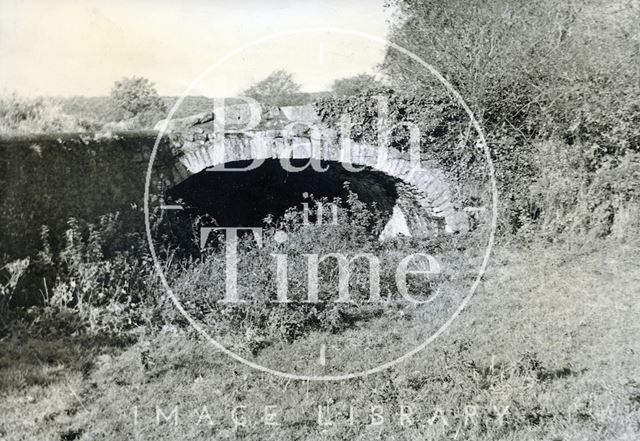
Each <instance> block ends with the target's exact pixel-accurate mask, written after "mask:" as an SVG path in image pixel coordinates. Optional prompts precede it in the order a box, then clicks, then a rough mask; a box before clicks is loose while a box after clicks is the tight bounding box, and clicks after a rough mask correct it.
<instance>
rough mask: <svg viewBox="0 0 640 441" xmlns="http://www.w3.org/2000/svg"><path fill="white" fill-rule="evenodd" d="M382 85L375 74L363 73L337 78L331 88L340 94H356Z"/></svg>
mask: <svg viewBox="0 0 640 441" xmlns="http://www.w3.org/2000/svg"><path fill="white" fill-rule="evenodd" d="M381 87H382V83H380V82H379V81H378V80H376V78H375V77H374V76H373V75H370V74H366V73H362V74H359V75H356V76H353V77H349V78H341V79H339V80H335V81H334V82H333V85H332V86H331V90H332V91H333V92H334V93H335V94H336V95H338V96H354V95H360V94H362V93H363V92H366V91H369V90H375V89H378V88H381Z"/></svg>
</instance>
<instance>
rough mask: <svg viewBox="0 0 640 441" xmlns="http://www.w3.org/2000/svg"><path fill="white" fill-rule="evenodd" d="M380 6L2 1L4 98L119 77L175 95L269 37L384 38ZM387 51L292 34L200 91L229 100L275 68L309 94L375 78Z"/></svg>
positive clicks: (368, 0) (344, 0)
mask: <svg viewBox="0 0 640 441" xmlns="http://www.w3.org/2000/svg"><path fill="white" fill-rule="evenodd" d="M388 14H389V11H385V9H384V8H383V0H324V1H319V0H310V1H309V0H304V1H300V0H268V1H266V0H262V1H260V0H225V1H222V0H127V1H125V0H115V1H114V0H110V1H102V0H53V1H52V0H1V1H0V56H1V59H2V63H1V64H0V93H7V92H12V91H15V92H18V93H20V94H23V95H53V96H68V95H89V96H94V95H106V94H108V93H109V90H110V88H111V86H112V84H113V82H114V81H115V80H117V79H119V78H121V77H123V76H132V75H139V76H144V77H147V78H149V79H150V80H152V81H153V82H155V83H156V86H157V88H158V91H159V92H160V94H161V95H180V94H182V93H183V91H184V90H185V89H186V87H187V86H188V85H189V84H190V83H191V82H192V80H193V79H194V78H195V77H196V76H198V75H199V74H200V73H201V72H203V71H204V70H205V69H207V67H209V66H211V65H212V64H213V63H215V62H216V61H218V60H220V59H221V57H223V56H224V55H225V54H227V53H229V52H230V51H232V50H234V49H236V48H238V47H240V46H242V45H246V44H247V43H250V42H252V41H255V40H256V39H259V38H261V37H265V36H269V35H272V34H275V33H279V32H284V31H290V30H296V29H309V28H317V27H325V28H326V27H331V28H339V29H345V30H352V31H359V32H364V33H367V34H371V35H375V36H378V37H382V38H384V37H385V36H386V34H387V16H388ZM383 49H384V48H383V45H381V44H379V43H372V42H371V41H368V40H366V39H363V38H360V37H355V36H348V35H343V34H331V35H328V34H326V33H324V34H318V33H314V34H296V35H290V36H287V37H282V38H278V39H275V40H271V41H269V42H266V43H263V44H259V45H257V46H253V47H251V48H250V49H248V50H245V51H243V52H241V53H239V54H237V55H236V56H233V57H232V58H230V59H229V60H228V61H227V62H226V63H225V64H224V65H223V66H221V67H220V68H218V69H216V71H214V72H212V74H211V75H210V76H208V77H207V78H206V79H205V81H203V82H202V83H200V84H199V87H198V90H196V91H195V94H197V93H203V94H206V95H209V96H230V95H233V94H236V93H238V92H240V91H241V90H243V89H244V88H246V87H247V86H248V85H249V84H250V83H251V82H253V81H256V80H259V79H261V78H263V77H264V76H266V75H267V74H268V73H269V72H271V71H272V70H275V69H278V68H284V69H286V70H289V71H291V72H293V73H294V74H295V76H296V79H297V80H298V82H300V83H301V84H302V85H303V89H304V90H305V91H318V90H326V89H327V88H328V87H329V85H330V84H331V82H332V81H333V80H334V79H336V78H342V77H346V76H350V75H355V74H357V73H360V72H372V71H373V70H374V68H375V66H376V65H377V64H378V63H379V62H380V61H381V60H382V55H383Z"/></svg>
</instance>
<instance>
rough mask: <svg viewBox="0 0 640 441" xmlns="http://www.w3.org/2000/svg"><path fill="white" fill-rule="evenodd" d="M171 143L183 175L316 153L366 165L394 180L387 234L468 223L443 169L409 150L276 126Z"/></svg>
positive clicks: (418, 233)
mask: <svg viewBox="0 0 640 441" xmlns="http://www.w3.org/2000/svg"><path fill="white" fill-rule="evenodd" d="M325 135H326V134H325ZM173 144H174V149H173V151H174V153H175V160H176V167H177V168H179V169H181V170H182V172H181V173H180V175H181V176H182V178H183V179H186V178H188V177H189V176H192V175H194V174H197V173H199V172H202V171H203V170H211V169H215V168H216V167H220V166H221V165H224V164H227V163H231V162H238V161H253V162H254V166H259V164H260V162H261V161H264V160H269V159H279V160H283V159H309V160H311V159H315V160H319V161H326V162H335V163H342V164H349V165H351V167H353V168H354V169H358V168H365V167H366V168H370V169H373V170H376V171H378V172H382V173H384V174H385V175H388V176H390V177H393V178H395V179H396V181H397V182H398V189H399V196H400V197H399V200H398V204H397V206H396V207H394V210H393V216H392V219H391V221H390V222H389V224H388V225H387V228H385V231H386V235H387V237H388V236H393V235H396V234H397V233H400V234H405V235H411V236H422V235H425V234H427V232H428V231H431V230H432V225H433V222H434V221H436V222H439V223H440V224H441V225H442V230H443V231H444V232H447V233H453V232H460V231H466V230H467V229H468V222H467V218H466V215H465V214H464V212H462V211H461V210H459V209H456V207H455V205H454V202H453V200H452V196H451V191H450V188H449V186H448V183H447V181H446V179H445V176H444V173H443V172H442V171H441V170H439V169H436V168H425V167H424V166H422V167H419V166H418V164H417V163H415V161H414V162H412V161H411V158H410V155H409V153H408V152H402V151H400V150H398V149H395V148H388V149H386V150H384V149H380V148H379V147H377V146H373V145H369V144H364V143H357V142H353V141H352V142H350V143H349V146H348V147H345V146H342V145H341V143H340V142H339V141H337V140H336V137H335V136H320V137H312V136H309V135H307V134H297V135H294V136H286V135H285V134H283V132H282V131H276V130H264V131H252V132H244V133H242V134H227V135H225V136H224V137H221V136H213V134H212V133H205V132H204V131H203V130H202V129H196V130H195V131H194V132H193V133H190V134H186V135H185V134H182V135H181V137H180V138H179V139H178V140H175V139H174V142H173ZM384 234H385V233H384V232H383V235H384Z"/></svg>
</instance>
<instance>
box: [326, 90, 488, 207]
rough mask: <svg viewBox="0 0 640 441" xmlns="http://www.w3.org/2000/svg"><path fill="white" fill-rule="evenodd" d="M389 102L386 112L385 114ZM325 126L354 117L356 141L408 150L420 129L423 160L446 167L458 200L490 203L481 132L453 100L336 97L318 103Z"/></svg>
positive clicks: (381, 94) (386, 94)
mask: <svg viewBox="0 0 640 441" xmlns="http://www.w3.org/2000/svg"><path fill="white" fill-rule="evenodd" d="M380 103H384V104H383V105H384V107H386V111H385V113H386V114H380V112H379V104H380ZM315 106H316V110H317V112H318V115H319V116H320V118H321V119H322V122H323V123H324V124H326V125H328V126H329V127H333V128H337V127H338V125H339V123H340V119H341V117H342V116H343V115H346V116H348V117H349V118H350V123H351V139H353V140H354V141H356V142H364V143H367V144H370V145H382V144H383V143H384V142H385V139H386V142H387V145H388V146H390V147H393V148H396V149H398V150H401V151H406V150H407V149H408V147H409V145H410V127H411V126H413V127H415V128H417V129H418V130H419V148H420V151H421V154H422V158H423V159H424V160H425V161H426V162H427V163H429V164H430V165H431V166H435V167H439V168H441V169H443V170H444V171H445V172H446V174H447V178H448V180H449V181H450V182H451V184H452V185H451V188H452V190H455V191H458V192H459V194H457V195H456V200H458V201H459V202H460V203H463V204H468V203H469V204H476V203H477V202H478V201H475V202H471V199H478V198H480V199H484V200H485V203H486V198H487V195H486V194H482V193H481V192H480V193H479V192H478V183H479V182H484V181H485V180H486V169H485V166H484V164H485V161H484V159H483V152H482V151H481V150H479V149H477V148H476V147H475V143H476V134H475V131H474V130H472V128H471V125H470V124H469V122H468V118H467V117H466V115H465V114H464V113H463V112H462V111H461V109H460V108H459V107H458V106H457V105H456V104H454V103H452V102H451V100H450V99H447V98H443V97H434V96H433V95H427V94H420V93H415V94H411V95H409V94H403V93H398V92H396V91H394V90H392V89H378V90H368V91H365V92H363V93H361V94H359V95H353V96H347V97H337V98H336V97H330V98H323V99H320V100H317V101H316V103H315Z"/></svg>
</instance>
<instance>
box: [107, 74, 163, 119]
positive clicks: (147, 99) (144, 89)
mask: <svg viewBox="0 0 640 441" xmlns="http://www.w3.org/2000/svg"><path fill="white" fill-rule="evenodd" d="M111 100H112V101H113V103H114V106H115V107H116V108H117V109H119V110H121V111H122V112H123V116H124V118H126V119H130V118H135V119H136V120H137V123H138V125H140V126H148V125H149V120H152V119H155V120H157V119H159V118H161V117H162V114H163V112H165V110H166V108H165V104H164V103H163V101H162V99H161V98H160V96H159V95H158V92H157V91H156V89H155V86H154V84H153V83H152V82H151V81H149V80H148V79H147V78H142V77H130V78H123V79H122V80H120V81H116V82H115V84H114V86H113V88H112V89H111Z"/></svg>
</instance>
